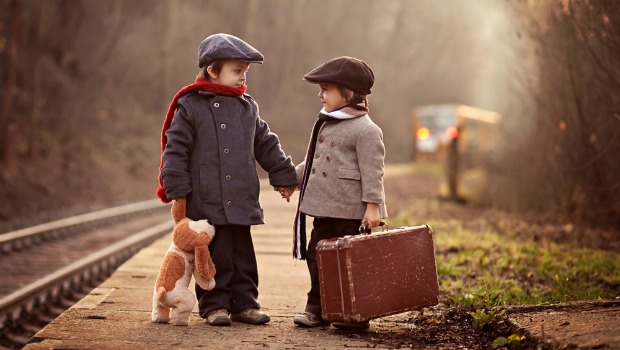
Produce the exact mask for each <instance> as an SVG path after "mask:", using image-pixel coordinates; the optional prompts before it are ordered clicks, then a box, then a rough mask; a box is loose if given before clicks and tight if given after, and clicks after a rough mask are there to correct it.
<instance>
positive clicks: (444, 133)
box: [412, 105, 501, 201]
mask: <svg viewBox="0 0 620 350" xmlns="http://www.w3.org/2000/svg"><path fill="white" fill-rule="evenodd" d="M500 121H501V116H500V115H499V114H498V113H496V112H493V111H488V110H484V109H480V108H476V107H472V106H466V105H427V106H419V107H415V108H414V109H413V111H412V123H413V138H412V139H413V142H412V143H413V147H412V148H413V150H412V159H413V160H418V159H426V158H430V159H436V160H439V161H444V162H445V173H446V177H445V179H446V181H445V182H443V183H442V185H441V188H440V195H441V196H442V197H446V198H450V199H455V200H465V201H468V200H473V201H476V200H477V199H479V198H480V197H481V192H482V191H484V188H485V186H486V176H487V174H486V172H485V170H484V168H485V163H486V162H488V161H489V160H490V159H491V158H492V155H493V149H494V148H495V146H496V144H497V138H498V130H499V123H500Z"/></svg>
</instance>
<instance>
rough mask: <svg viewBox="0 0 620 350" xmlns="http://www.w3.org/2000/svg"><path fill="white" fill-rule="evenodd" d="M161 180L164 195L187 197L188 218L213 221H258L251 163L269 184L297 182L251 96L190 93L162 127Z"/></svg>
mask: <svg viewBox="0 0 620 350" xmlns="http://www.w3.org/2000/svg"><path fill="white" fill-rule="evenodd" d="M166 137H167V138H168V142H167V144H166V147H165V149H164V153H163V167H162V170H161V179H162V181H163V184H164V190H165V191H166V196H167V197H168V198H171V199H172V198H179V197H187V217H189V218H190V219H192V220H199V219H204V218H206V219H209V221H210V222H211V223H212V224H214V225H256V224H262V223H264V221H263V210H262V207H261V205H260V202H259V198H258V196H259V192H260V186H259V179H258V173H257V171H256V163H257V162H258V164H259V165H260V166H261V167H262V168H263V169H264V170H265V171H267V172H268V173H269V183H270V184H271V185H272V186H278V187H280V186H292V185H295V184H297V177H296V174H295V167H294V165H293V162H292V161H291V158H290V157H287V156H286V155H285V154H284V152H283V151H282V148H281V147H280V142H279V139H278V136H277V135H276V134H274V133H272V132H270V131H269V126H268V125H267V123H266V122H265V121H264V120H262V119H261V118H260V116H259V113H258V105H257V104H256V102H255V101H254V100H253V99H252V97H251V96H250V95H247V94H244V95H242V96H237V97H229V96H221V95H216V94H214V93H210V92H191V93H188V94H187V95H184V96H183V97H181V98H180V99H179V102H178V110H177V112H176V114H175V116H174V119H173V120H172V124H171V125H170V128H169V129H168V130H167V131H166Z"/></svg>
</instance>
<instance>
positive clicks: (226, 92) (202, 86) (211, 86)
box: [157, 78, 248, 203]
mask: <svg viewBox="0 0 620 350" xmlns="http://www.w3.org/2000/svg"><path fill="white" fill-rule="evenodd" d="M247 88H248V87H247V86H246V85H245V84H244V85H241V87H239V88H232V87H229V86H225V85H220V84H215V83H212V82H210V81H208V80H206V79H204V78H197V79H196V82H195V83H193V84H190V85H187V86H185V87H184V88H182V89H181V90H179V92H177V93H176V95H174V97H173V98H172V102H170V107H168V112H167V113H166V119H165V120H164V126H163V127H162V129H161V154H162V157H161V159H160V162H159V175H158V180H159V188H157V197H159V199H160V200H161V201H162V202H164V203H170V201H171V199H168V197H166V192H165V191H164V184H163V182H162V180H161V169H162V168H163V166H164V159H163V155H164V149H165V148H166V143H168V138H167V137H166V131H167V130H168V128H169V127H170V124H172V118H174V114H175V112H176V111H177V102H178V101H179V98H181V96H183V95H185V94H186V93H188V92H190V91H207V92H214V93H216V94H218V95H223V96H241V95H243V94H244V93H245V90H246V89H247Z"/></svg>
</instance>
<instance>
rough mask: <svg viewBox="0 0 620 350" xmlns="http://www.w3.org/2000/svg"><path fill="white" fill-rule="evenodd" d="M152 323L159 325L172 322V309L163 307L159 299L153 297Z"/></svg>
mask: <svg viewBox="0 0 620 350" xmlns="http://www.w3.org/2000/svg"><path fill="white" fill-rule="evenodd" d="M151 321H153V322H157V323H168V322H169V321H170V309H169V308H167V307H165V306H161V305H160V304H159V303H158V302H157V298H156V297H153V309H152V311H151Z"/></svg>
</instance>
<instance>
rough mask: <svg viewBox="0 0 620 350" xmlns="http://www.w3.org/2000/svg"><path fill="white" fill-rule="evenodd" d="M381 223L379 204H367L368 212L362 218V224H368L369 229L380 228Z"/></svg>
mask: <svg viewBox="0 0 620 350" xmlns="http://www.w3.org/2000/svg"><path fill="white" fill-rule="evenodd" d="M380 222H381V213H380V212H379V204H376V203H366V212H365V213H364V217H363V218H362V223H366V224H367V225H366V228H367V229H369V230H370V229H372V228H373V227H377V226H379V223H380Z"/></svg>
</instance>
